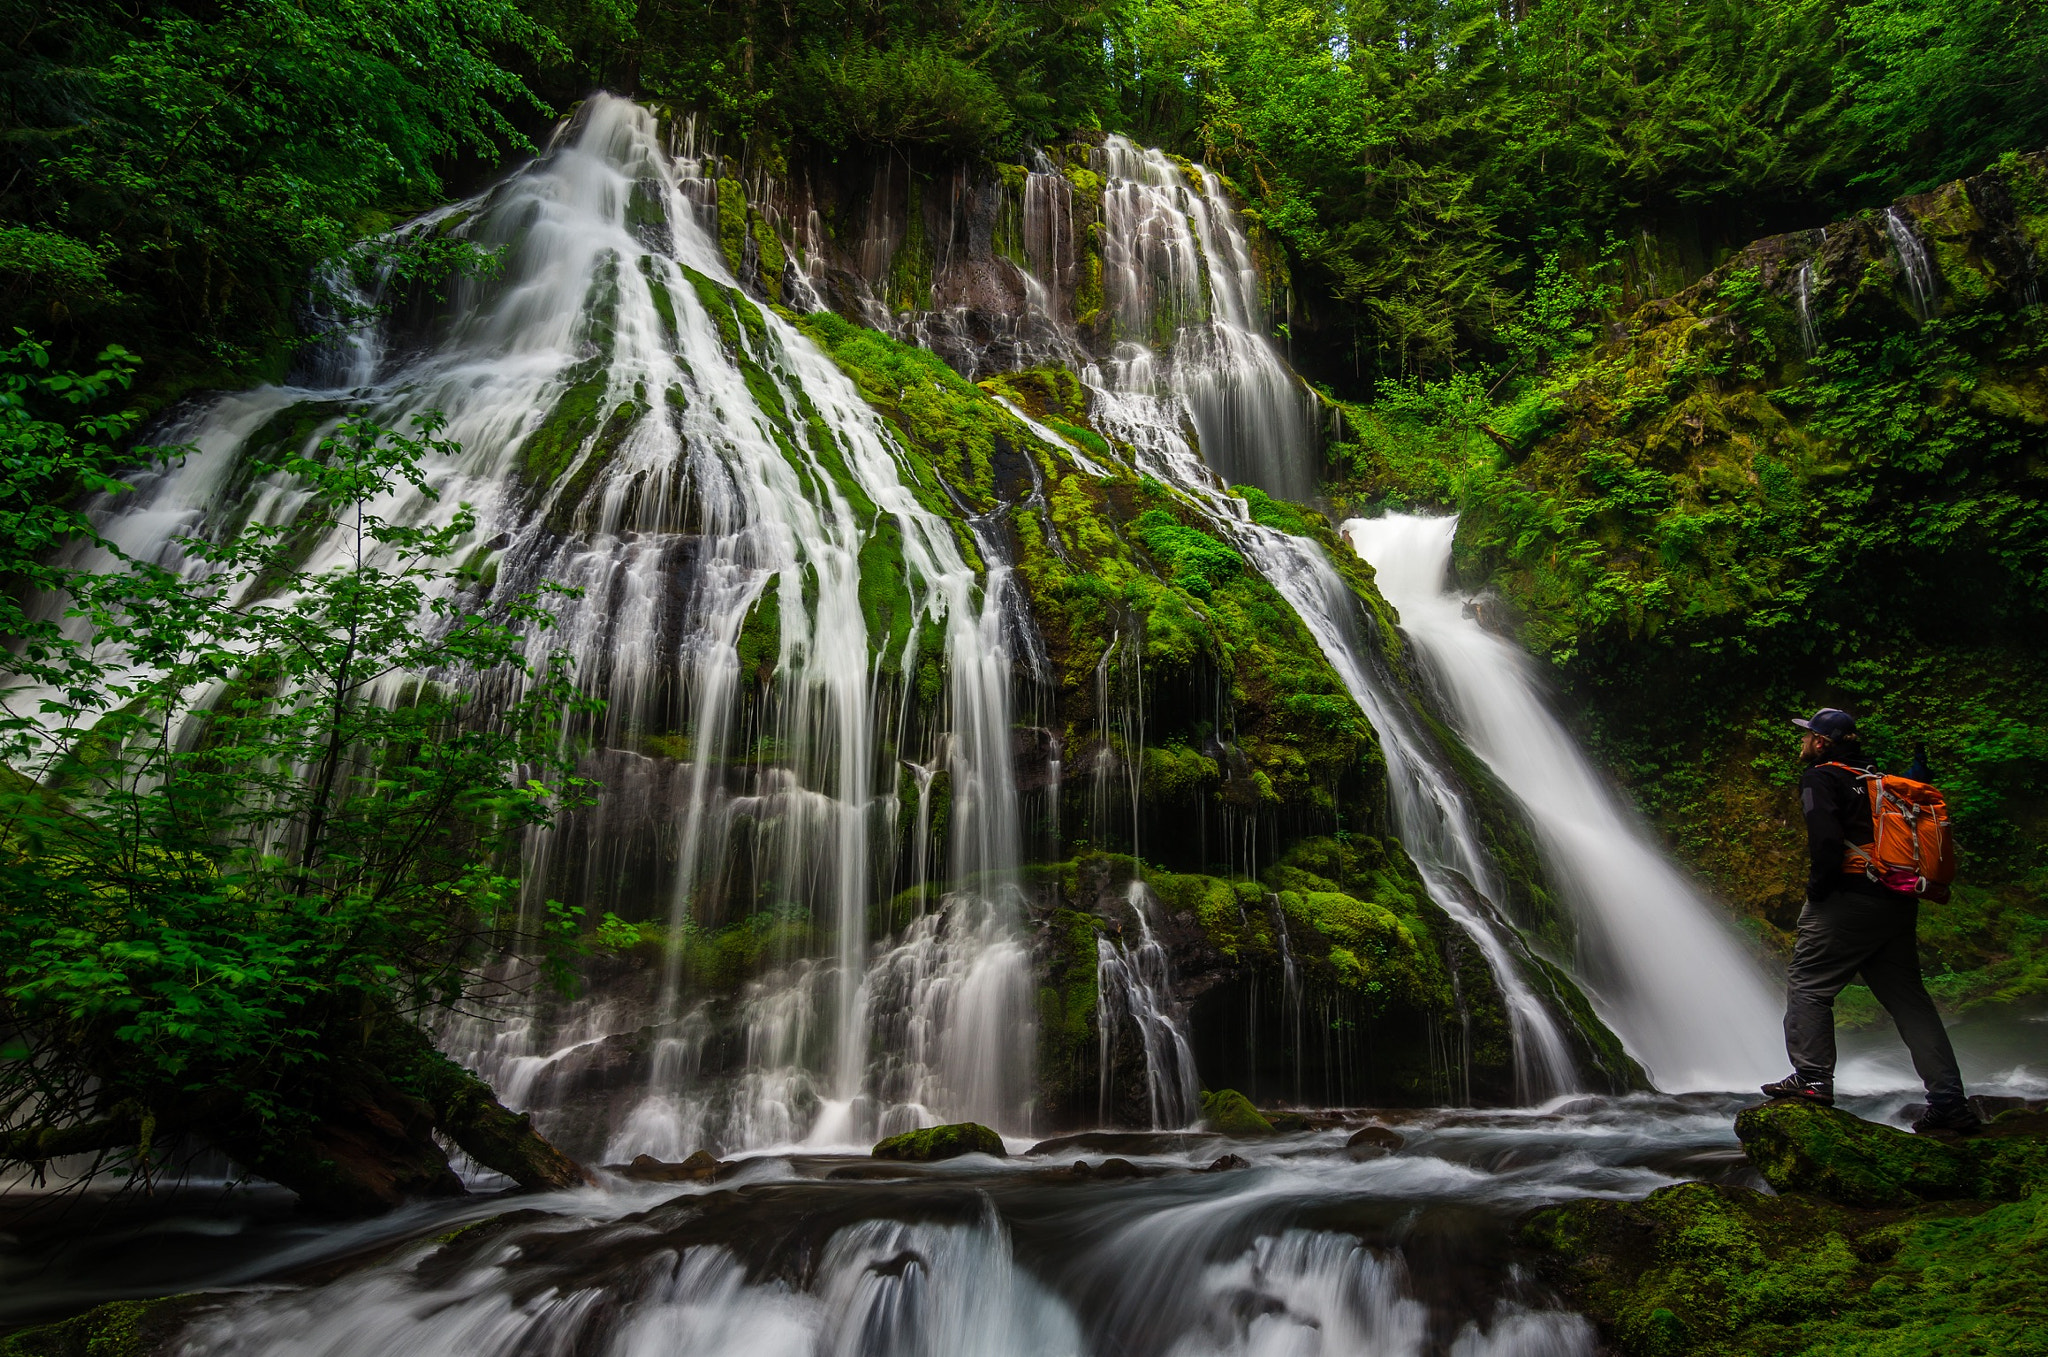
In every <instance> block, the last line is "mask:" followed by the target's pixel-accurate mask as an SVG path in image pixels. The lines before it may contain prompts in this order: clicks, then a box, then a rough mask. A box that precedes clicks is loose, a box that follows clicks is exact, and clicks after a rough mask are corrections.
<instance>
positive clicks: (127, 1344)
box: [0, 1295, 219, 1357]
mask: <svg viewBox="0 0 2048 1357" xmlns="http://www.w3.org/2000/svg"><path fill="white" fill-rule="evenodd" d="M218 1303H219V1302H218V1301H217V1300H216V1299H214V1298H213V1297H209V1296H203V1295H183V1296H160V1297H157V1298H154V1299H151V1300H117V1301H109V1302H107V1303H106V1304H105V1305H97V1306H94V1307H93V1308H92V1309H90V1310H87V1311H86V1312H85V1313H84V1314H82V1315H78V1316H76V1317H74V1318H71V1319H65V1320H59V1321H58V1322H57V1323H55V1324H44V1325H40V1326H38V1327H36V1328H32V1329H23V1330H21V1331H20V1332H18V1333H13V1334H9V1335H8V1336H7V1337H5V1338H0V1357H152V1354H154V1353H157V1352H160V1351H164V1350H166V1349H167V1348H168V1346H169V1345H170V1343H171V1342H173V1341H174V1340H175V1338H176V1336H177V1334H178V1332H179V1331H180V1330H181V1329H183V1328H184V1327H185V1325H186V1324H187V1323H189V1322H190V1320H191V1319H192V1317H193V1314H194V1312H196V1311H198V1310H200V1309H202V1308H205V1307H207V1306H211V1305H216V1304H218Z"/></svg>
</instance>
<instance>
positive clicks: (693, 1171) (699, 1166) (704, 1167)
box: [605, 1150, 733, 1183]
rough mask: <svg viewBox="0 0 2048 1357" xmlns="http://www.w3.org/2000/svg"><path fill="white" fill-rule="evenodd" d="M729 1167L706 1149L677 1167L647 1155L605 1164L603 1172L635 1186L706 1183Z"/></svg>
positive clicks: (730, 1166) (729, 1167)
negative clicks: (627, 1161)
mask: <svg viewBox="0 0 2048 1357" xmlns="http://www.w3.org/2000/svg"><path fill="white" fill-rule="evenodd" d="M732 1167H733V1165H730V1164H727V1163H726V1162H724V1161H723V1160H720V1159H718V1158H715V1157H714V1156H713V1155H712V1154H711V1152H710V1151H709V1150H698V1151H697V1152H696V1153H694V1154H692V1155H691V1156H690V1157H689V1158H688V1159H685V1160H684V1161H683V1162H682V1163H680V1164H670V1163H666V1162H664V1161H662V1160H660V1159H656V1158H655V1157H654V1156H653V1155H651V1154H639V1155H635V1156H633V1162H632V1163H630V1164H607V1165H605V1172H607V1173H616V1174H618V1175H619V1176H620V1177H621V1178H630V1179H632V1180H633V1181H634V1182H636V1183H708V1182H711V1181H713V1180H715V1179H716V1178H718V1177H719V1175H720V1172H721V1171H722V1170H730V1169H731V1168H732Z"/></svg>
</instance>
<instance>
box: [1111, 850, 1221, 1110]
mask: <svg viewBox="0 0 2048 1357" xmlns="http://www.w3.org/2000/svg"><path fill="white" fill-rule="evenodd" d="M1124 903H1125V904H1126V905H1128V906H1129V908H1130V914H1131V917H1132V918H1133V919H1135V920H1136V921H1137V925H1138V940H1137V942H1136V943H1132V942H1130V941H1128V940H1127V939H1125V940H1116V941H1112V940H1111V939H1109V938H1107V937H1097V938H1096V940H1095V948H1096V952H1095V974H1096V992H1097V993H1098V994H1099V995H1100V996H1101V997H1100V999H1099V1001H1098V1003H1097V1006H1096V1015H1097V1016H1096V1023H1097V1039H1098V1044H1099V1046H1100V1057H1099V1064H1100V1069H1101V1075H1100V1079H1101V1087H1100V1091H1099V1096H1098V1112H1099V1114H1100V1116H1101V1118H1102V1122H1103V1124H1104V1125H1109V1124H1111V1115H1110V1097H1111V1093H1112V1091H1113V1090H1112V1088H1111V1083H1112V1075H1113V1072H1114V1063H1115V1061H1114V1054H1115V1049H1116V1044H1117V1036H1118V1033H1119V1030H1120V1028H1121V1027H1122V1025H1123V1024H1124V1023H1126V1022H1128V1023H1130V1024H1131V1026H1132V1028H1133V1029H1134V1031H1135V1033H1136V1036H1137V1038H1138V1043H1139V1045H1140V1046H1141V1047H1142V1049H1143V1050H1144V1053H1145V1102H1146V1107H1147V1110H1148V1112H1149V1114H1150V1117H1151V1124H1152V1127H1153V1129H1155V1130H1165V1129H1168V1128H1171V1127H1178V1126H1187V1125H1190V1124H1192V1123H1193V1122H1194V1120H1195V1114H1196V1111H1197V1107H1198V1104H1197V1098H1198V1096H1199V1094H1200V1092H1201V1081H1200V1080H1199V1079H1198V1078H1197V1077H1196V1073H1195V1053H1194V1050H1193V1048H1192V1047H1190V1046H1189V1044H1188V1036H1187V1027H1186V1024H1184V1023H1183V1022H1182V1021H1181V1019H1180V1015H1179V1014H1178V1013H1176V1012H1175V1011H1174V1006H1173V976H1172V973H1171V971H1170V970H1169V968H1168V966H1167V961H1166V949H1165V948H1164V947H1162V946H1160V944H1159V939H1158V938H1156V937H1154V936H1153V934H1152V920H1151V918H1150V910H1151V907H1152V904H1153V901H1152V893H1151V891H1150V890H1148V889H1147V888H1146V886H1145V883H1144V882H1142V881H1133V882H1131V883H1130V886H1129V888H1128V889H1127V890H1126V891H1125V893H1124Z"/></svg>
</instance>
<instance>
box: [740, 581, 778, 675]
mask: <svg viewBox="0 0 2048 1357" xmlns="http://www.w3.org/2000/svg"><path fill="white" fill-rule="evenodd" d="M735 649H736V650H737V651H738V654H739V661H740V674H741V676H742V677H743V678H751V679H753V680H754V682H756V683H761V684H766V683H770V682H772V681H774V678H775V669H776V665H777V664H778V663H780V661H781V658H782V579H781V577H780V576H777V577H776V578H774V579H771V580H769V581H768V584H767V586H766V587H765V588H763V589H762V590H761V596H760V597H759V598H757V599H755V600H754V606H753V607H752V608H750V609H748V610H747V616H746V619H745V620H744V621H742V622H741V623H740V633H739V639H738V642H737V644H736V646H735Z"/></svg>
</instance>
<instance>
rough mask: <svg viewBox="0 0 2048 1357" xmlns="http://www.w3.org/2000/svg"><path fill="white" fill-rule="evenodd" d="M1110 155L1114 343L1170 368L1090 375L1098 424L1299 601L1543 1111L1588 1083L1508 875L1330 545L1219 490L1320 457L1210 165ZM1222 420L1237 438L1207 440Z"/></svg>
mask: <svg viewBox="0 0 2048 1357" xmlns="http://www.w3.org/2000/svg"><path fill="white" fill-rule="evenodd" d="M1102 161H1103V167H1104V174H1105V181H1106V182H1105V186H1104V195H1103V196H1104V236H1103V259H1104V265H1103V267H1104V291H1105V295H1106V297H1107V299H1108V302H1109V304H1110V305H1111V306H1112V307H1113V308H1114V311H1115V315H1116V316H1117V326H1118V333H1119V335H1123V334H1130V335H1133V336H1152V337H1154V338H1155V341H1156V342H1157V343H1158V344H1159V345H1161V346H1163V347H1164V350H1165V357H1164V358H1162V357H1161V355H1160V352H1159V350H1157V349H1155V348H1153V347H1150V346H1148V345H1146V344H1144V343H1141V342H1139V340H1138V339H1135V338H1133V339H1128V340H1122V341H1120V342H1119V343H1118V345H1117V347H1116V349H1115V354H1114V356H1113V358H1112V359H1111V360H1110V361H1108V362H1106V363H1104V364H1100V365H1091V366H1089V367H1087V368H1086V369H1084V372H1083V380H1084V381H1085V382H1086V383H1087V384H1088V385H1089V387H1090V388H1091V391H1092V392H1093V395H1094V397H1095V399H1094V410H1095V418H1096V421H1097V423H1098V424H1099V425H1100V426H1101V427H1102V428H1103V429H1104V430H1105V431H1106V432H1108V433H1110V434H1111V435H1112V436H1113V437H1114V438H1116V439H1117V440H1119V441H1121V442H1123V443H1126V444H1128V445H1129V446H1130V447H1131V448H1132V449H1134V451H1135V452H1136V454H1137V457H1138V462H1139V469H1140V470H1142V471H1144V472H1145V473H1147V474H1149V475H1153V476H1156V477H1158V478H1159V479H1160V480H1162V481H1165V482H1166V483H1168V484H1170V485H1173V486H1175V487H1176V488H1178V489H1180V490H1182V491H1184V492H1185V493H1186V494H1187V495H1188V496H1189V497H1190V498H1191V500H1192V502H1193V503H1195V504H1196V505H1197V506H1199V507H1200V508H1202V509H1203V511H1204V512H1205V513H1206V514H1207V515H1208V517H1209V519H1210V521H1211V522H1212V524H1213V525H1214V526H1215V527H1216V529H1217V530H1218V531H1219V532H1220V533H1222V534H1223V535H1224V536H1225V537H1227V538H1228V540H1230V541H1231V542H1232V544H1233V545H1235V546H1236V547H1237V548H1238V549H1239V550H1240V551H1242V552H1243V553H1244V555H1245V556H1246V557H1247V558H1248V559H1249V560H1250V561H1251V562H1252V563H1253V564H1254V565H1255V566H1256V567H1257V568H1258V570H1259V572H1260V573H1261V574H1262V575H1264V576H1265V577H1266V579H1267V580H1268V581H1269V582H1271V583H1272V585H1273V587H1274V588H1275V589H1277V590H1278V591H1279V592H1280V594H1281V596H1282V597H1284V598H1285V599H1286V600H1287V601H1288V603H1290V604H1291V605H1292V606H1293V608H1294V610H1295V612H1296V614H1297V615H1298V616H1299V617H1300V618H1301V620H1302V621H1303V623H1304V624H1305V625H1306V626H1307V627H1308V629H1309V631H1310V633H1311V634H1312V635H1313V636H1314V638H1315V641H1316V644H1317V646H1318V647H1319V648H1320V649H1321V650H1322V652H1323V654H1324V656H1325V657H1326V658H1327V659H1328V660H1329V662H1330V664H1331V666H1332V667H1333V668H1334V669H1335V670H1336V672H1337V674H1338V676H1339V678H1340V679H1341V680H1342V681H1343V683H1344V686H1345V688H1346V690H1347V691H1349V692H1350V694H1351V696H1352V698H1353V699H1354V700H1355V701H1356V702H1357V703H1358V704H1359V706H1360V708H1361V709H1362V710H1363V711H1364V712H1365V714H1366V717H1367V719H1368V720H1370V721H1371V723H1372V726H1373V729H1374V730H1375V731H1376V732H1378V734H1379V738H1380V743H1381V747H1382V749H1383V751H1384V752H1385V756H1386V761H1387V777H1388V782H1389V785H1390V788H1391V790H1392V793H1393V802H1394V812H1395V823H1396V828H1397V831H1398V832H1399V834H1400V836H1401V839H1402V843H1403V844H1404V846H1405V847H1406V848H1407V849H1408V851H1409V853H1410V855H1411V856H1412V857H1414V859H1415V861H1416V864H1417V865H1418V866H1419V867H1420V868H1421V870H1422V873H1423V876H1424V880H1425V882H1426V884H1427V885H1428V887H1429V890H1430V894H1431V897H1432V898H1433V899H1434V900H1435V901H1436V902H1437V903H1438V904H1439V905H1440V906H1442V907H1443V909H1444V910H1445V912H1447V913H1448V914H1449V915H1450V916H1451V917H1452V919H1453V920H1454V921H1455V922H1456V923H1457V924H1458V925H1459V927H1461V928H1462V929H1464V930H1465V931H1466V933H1467V934H1469V935H1470V936H1471V938H1472V940H1473V941H1474V942H1475V943H1476V944H1477V946H1478V947H1479V949H1480V952H1481V954H1482V955H1483V956H1484V957H1485V959H1486V962H1487V965H1488V967H1489V969H1491V971H1492V972H1493V975H1494V978H1495V980H1496V982H1497V983H1498V984H1499V986H1500V989H1501V992H1502V995H1503V997H1504V998H1505V999H1506V1001H1507V1009H1508V1019H1509V1023H1510V1026H1511V1028H1512V1030H1513V1034H1514V1041H1515V1066H1516V1085H1517V1092H1518V1094H1519V1095H1520V1096H1522V1097H1524V1098H1527V1099H1531V1100H1536V1099H1541V1098H1545V1097H1548V1096H1550V1095H1551V1094H1554V1093H1558V1092H1563V1091H1567V1090H1570V1089H1573V1088H1576V1087H1578V1086H1579V1078H1578V1073H1577V1071H1576V1070H1575V1069H1574V1067H1573V1062H1572V1059H1571V1055H1570V1052H1569V1050H1568V1047H1567V1044H1566V1042H1565V1038H1564V1035H1563V1032H1562V1031H1561V1029H1560V1028H1559V1025H1558V1020H1557V1018H1556V1016H1555V1015H1554V1014H1553V1013H1552V1012H1551V1011H1550V1009H1549V1007H1548V1006H1547V1005H1546V1004H1545V1003H1544V1002H1543V1001H1542V999H1541V998H1540V997H1539V996H1538V995H1537V993H1536V991H1535V989H1534V988H1533V987H1532V986H1531V984H1530V983H1529V981H1528V979H1527V977H1526V976H1525V974H1524V963H1523V962H1522V961H1521V959H1520V958H1519V957H1518V955H1517V953H1519V952H1521V951H1522V950H1523V948H1524V945H1523V944H1522V942H1521V940H1520V937H1519V935H1518V934H1517V933H1516V932H1515V930H1514V929H1513V928H1512V926H1510V925H1509V924H1508V923H1507V922H1506V920H1505V919H1503V918H1501V917H1500V915H1499V912H1498V909H1497V906H1496V904H1495V902H1496V901H1498V900H1499V899H1500V898H1501V895H1502V893H1501V887H1500V882H1499V880H1498V873H1497V872H1496V871H1495V869H1494V867H1493V865H1492V862H1491V860H1490V859H1489V857H1488V855H1487V853H1486V851H1485V849H1484V848H1483V847H1481V845H1480V841H1479V836H1478V834H1477V833H1476V832H1475V829H1474V826H1473V825H1472V822H1471V815H1470V812H1469V810H1468V809H1467V807H1466V805H1465V803H1464V800H1463V798H1462V796H1461V795H1460V793H1459V792H1458V790H1457V787H1456V784H1455V782H1454V780H1453V779H1452V778H1451V776H1450V775H1449V772H1448V770H1447V769H1446V768H1445V767H1444V766H1443V765H1442V762H1441V758H1440V756H1439V755H1438V754H1437V753H1436V751H1435V750H1434V747H1433V746H1432V745H1431V743H1430V742H1429V741H1428V740H1427V739H1426V738H1425V737H1424V735H1423V733H1422V728H1421V724H1420V722H1419V721H1418V720H1417V719H1416V718H1415V716H1414V715H1413V713H1412V712H1411V711H1410V709H1409V707H1408V703H1407V700H1406V698H1405V697H1404V696H1402V695H1401V694H1400V693H1399V692H1398V690H1397V689H1396V687H1395V685H1394V684H1393V682H1392V681H1391V679H1390V678H1389V677H1388V676H1387V675H1386V674H1385V673H1384V672H1382V670H1381V669H1380V667H1379V666H1377V665H1376V664H1374V663H1373V662H1372V660H1371V659H1370V658H1369V655H1370V647H1369V646H1368V645H1367V644H1366V641H1365V639H1364V638H1363V637H1362V636H1361V635H1360V634H1359V632H1358V627H1357V616H1358V611H1359V609H1358V603H1357V600H1356V599H1355V598H1353V597H1352V594H1351V591H1350V589H1349V587H1348V586H1346V585H1345V583H1344V581H1343V580H1342V579H1341V578H1340V577H1339V576H1338V575H1337V573H1336V570H1335V569H1334V568H1333V567H1332V566H1331V564H1330V562H1329V561H1328V560H1327V559H1325V558H1324V557H1323V555H1322V553H1321V550H1320V549H1319V548H1318V547H1316V546H1315V545H1314V544H1313V543H1311V542H1306V541H1304V540H1302V539H1300V538H1297V537H1293V536H1290V535H1289V534H1287V533H1283V532H1280V531H1278V530H1276V529H1273V528H1268V527H1265V526H1263V525H1261V524H1258V523H1254V522H1253V521H1251V518H1250V515H1249V510H1248V508H1247V506H1246V504H1245V502H1244V501H1243V500H1241V499H1238V498H1236V497H1235V496H1232V495H1229V494H1227V493H1225V492H1224V490H1223V487H1222V485H1221V484H1219V477H1235V478H1239V479H1243V480H1248V481H1251V482H1252V483H1254V484H1259V485H1262V486H1265V487H1268V488H1272V487H1279V486H1289V485H1292V484H1293V483H1294V482H1295V481H1296V480H1297V479H1299V478H1300V477H1301V476H1303V475H1305V474H1306V471H1307V466H1308V461H1307V454H1308V451H1309V449H1310V446H1311V444H1310V429H1311V427H1312V426H1311V425H1310V422H1309V420H1308V407H1307V406H1306V405H1305V404H1297V402H1298V401H1305V400H1306V396H1305V393H1303V392H1302V391H1301V389H1300V386H1299V383H1298V380H1297V379H1295V378H1294V377H1293V376H1292V374H1291V373H1289V372H1288V371H1287V369H1286V365H1285V364H1284V363H1283V362H1282V361H1281V359H1280V356H1279V354H1278V353H1277V352H1275V350H1274V349H1273V346H1272V344H1271V342H1270V341H1268V340H1267V339H1265V338H1264V337H1263V336H1262V335H1260V334H1258V333H1256V332H1255V331H1253V330H1252V329H1251V328H1249V326H1248V325H1246V324H1244V323H1242V322H1244V321H1246V320H1248V319H1249V318H1250V317H1254V316H1258V315H1260V314H1262V312H1261V310H1260V309H1259V307H1258V303H1257V298H1258V287H1257V277H1256V272H1255V271H1254V270H1253V269H1252V268H1251V265H1250V262H1249V261H1250V251H1249V248H1248V246H1247V243H1246V239H1245V235H1244V230H1243V226H1242V224H1241V223H1240V222H1238V220H1237V219H1236V217H1235V214H1234V213H1232V212H1231V211H1230V209H1229V205H1228V200H1227V199H1226V198H1225V197H1224V195H1223V192H1222V189H1221V186H1220V185H1219V184H1218V183H1217V182H1216V180H1215V178H1214V176H1212V175H1210V174H1209V173H1208V172H1207V171H1205V170H1202V169H1200V168H1199V167H1193V166H1185V167H1184V166H1183V165H1182V164H1179V163H1176V162H1175V161H1173V160H1171V159H1169V158H1168V157H1166V156H1165V155H1163V154H1162V153H1160V152H1157V151H1140V150H1139V149H1138V148H1137V147H1135V146H1133V145H1131V144H1130V143H1129V142H1127V141H1124V140H1123V139H1122V138H1119V137H1111V138H1110V139H1109V140H1108V141H1107V142H1106V143H1105V145H1104V147H1103V152H1102ZM1218 426H1223V427H1229V428H1233V429H1237V430H1239V431H1240V432H1239V434H1238V435H1237V436H1236V437H1235V438H1234V439H1232V440H1229V441H1225V442H1222V443H1218V444H1213V445H1212V443H1211V442H1210V437H1211V433H1210V430H1211V429H1212V428H1215V427H1218ZM1184 429H1193V430H1194V431H1195V432H1196V435H1197V438H1196V442H1194V443H1190V441H1189V440H1188V438H1187V437H1186V436H1185V435H1184V433H1183V430H1184ZM1254 430H1256V431H1258V434H1257V436H1254V435H1253V433H1251V432H1249V431H1254ZM1268 436H1270V437H1271V441H1265V439H1266V438H1267V437H1268ZM1218 449H1222V450H1223V451H1219V450H1218ZM1276 493H1278V491H1276Z"/></svg>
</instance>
